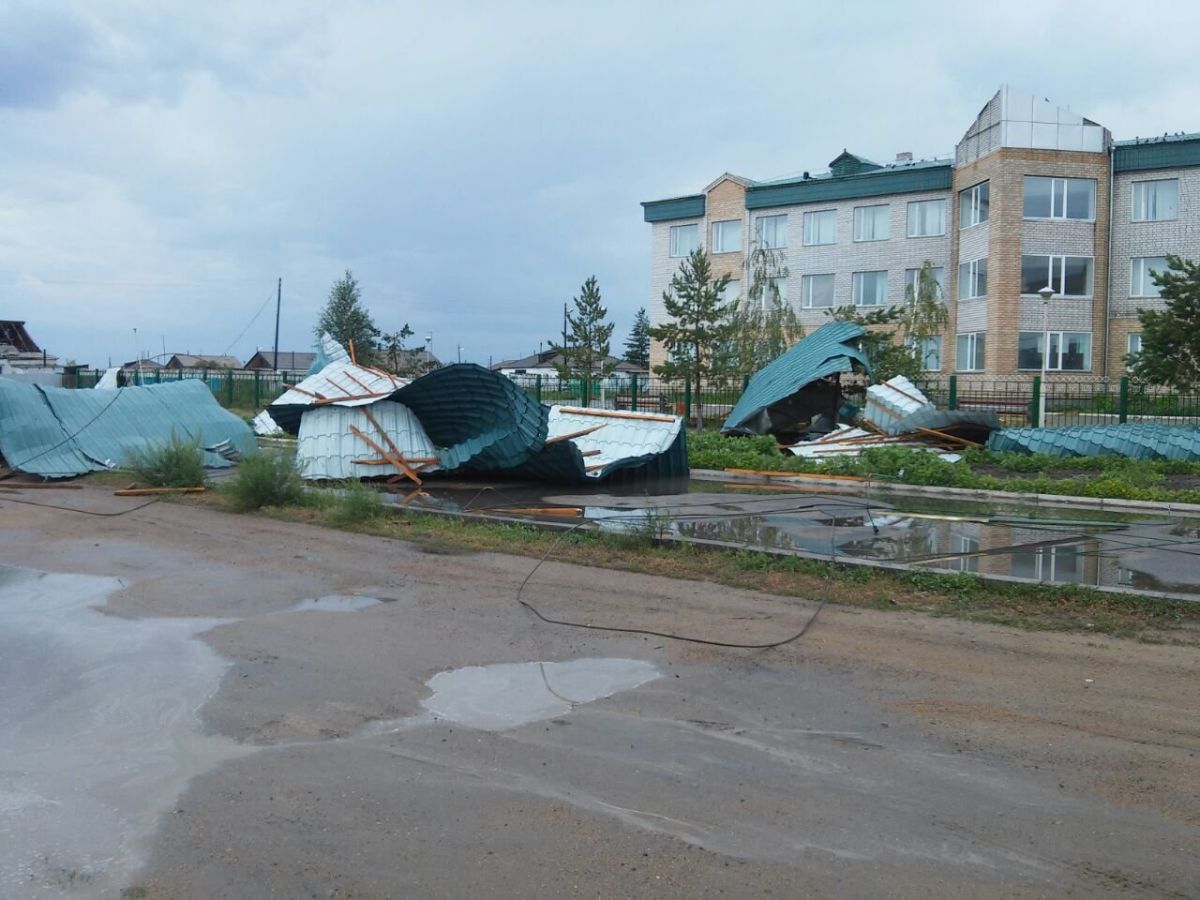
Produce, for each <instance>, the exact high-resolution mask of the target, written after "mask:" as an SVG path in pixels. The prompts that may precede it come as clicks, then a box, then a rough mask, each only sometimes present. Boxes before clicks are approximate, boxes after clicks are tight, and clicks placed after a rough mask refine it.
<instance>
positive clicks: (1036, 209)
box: [1025, 175, 1096, 220]
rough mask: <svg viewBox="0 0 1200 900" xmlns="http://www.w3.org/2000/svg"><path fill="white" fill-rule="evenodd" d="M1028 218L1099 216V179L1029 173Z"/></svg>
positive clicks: (1027, 188) (1026, 179)
mask: <svg viewBox="0 0 1200 900" xmlns="http://www.w3.org/2000/svg"><path fill="white" fill-rule="evenodd" d="M1025 218H1027V219H1089V220H1090V219H1095V218H1096V182H1095V181H1094V180H1092V179H1091V178H1045V177H1042V176H1040V175H1026V176H1025Z"/></svg>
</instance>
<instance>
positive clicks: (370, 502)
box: [326, 481, 387, 528]
mask: <svg viewBox="0 0 1200 900" xmlns="http://www.w3.org/2000/svg"><path fill="white" fill-rule="evenodd" d="M386 512H387V508H386V507H385V506H384V505H383V501H382V500H380V499H379V492H378V491H376V490H374V489H373V488H369V487H367V486H366V485H365V484H363V483H362V482H361V481H348V482H346V486H345V488H344V489H343V491H342V493H341V495H340V496H338V498H337V499H336V500H335V501H334V503H333V504H332V506H331V508H330V509H329V513H328V515H327V517H326V521H327V522H328V523H329V524H330V525H332V526H333V527H334V528H347V527H350V526H353V525H360V524H362V523H365V522H370V521H373V520H375V519H378V518H379V517H380V516H382V515H384V514H385V513H386Z"/></svg>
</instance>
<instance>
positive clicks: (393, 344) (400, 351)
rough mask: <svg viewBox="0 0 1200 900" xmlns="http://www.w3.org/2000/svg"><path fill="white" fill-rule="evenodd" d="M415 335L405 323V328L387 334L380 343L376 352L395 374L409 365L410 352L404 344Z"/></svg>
mask: <svg viewBox="0 0 1200 900" xmlns="http://www.w3.org/2000/svg"><path fill="white" fill-rule="evenodd" d="M414 333H415V332H414V331H413V330H412V329H411V328H409V327H408V323H407V322H405V323H404V327H403V328H401V329H400V330H399V331H390V332H387V333H386V334H384V335H383V337H382V339H381V340H380V341H379V346H378V347H377V348H376V352H377V354H378V355H379V356H381V357H382V358H383V360H384V361H385V362H386V363H387V365H388V368H390V369H391V370H392V371H393V372H399V371H400V369H401V368H402V367H403V366H405V365H406V364H407V356H408V352H407V350H405V347H404V342H405V341H406V340H408V339H409V338H410V337H412V336H413V334H414Z"/></svg>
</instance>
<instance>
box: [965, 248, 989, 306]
mask: <svg viewBox="0 0 1200 900" xmlns="http://www.w3.org/2000/svg"><path fill="white" fill-rule="evenodd" d="M986 296H987V257H986V256H985V257H984V258H983V259H976V260H972V261H971V262H965V263H962V264H960V265H959V267H958V299H959V300H974V299H975V298H976V297H986Z"/></svg>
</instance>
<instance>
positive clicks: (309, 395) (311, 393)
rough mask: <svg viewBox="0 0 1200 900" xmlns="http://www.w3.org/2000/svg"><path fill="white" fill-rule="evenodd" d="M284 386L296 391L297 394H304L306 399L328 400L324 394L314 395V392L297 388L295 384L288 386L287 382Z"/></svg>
mask: <svg viewBox="0 0 1200 900" xmlns="http://www.w3.org/2000/svg"><path fill="white" fill-rule="evenodd" d="M283 386H284V387H285V388H287V389H288V390H289V391H295V392H296V393H297V394H303V395H304V396H306V397H312V398H314V399H316V400H325V399H326V397H325V395H324V394H314V393H313V392H312V391H306V390H305V389H304V388H302V387H296V386H295V385H294V384H288V383H287V382H286V381H285V382H284V383H283Z"/></svg>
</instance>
